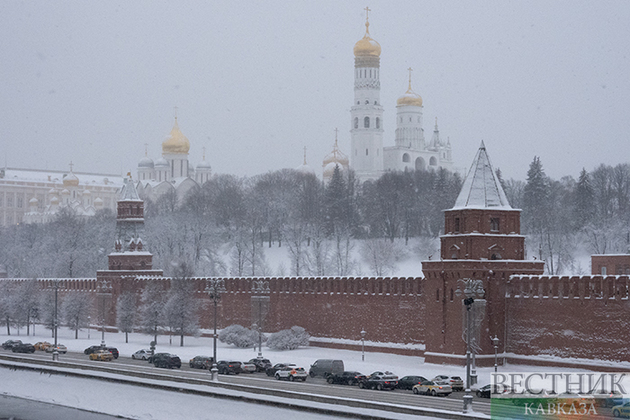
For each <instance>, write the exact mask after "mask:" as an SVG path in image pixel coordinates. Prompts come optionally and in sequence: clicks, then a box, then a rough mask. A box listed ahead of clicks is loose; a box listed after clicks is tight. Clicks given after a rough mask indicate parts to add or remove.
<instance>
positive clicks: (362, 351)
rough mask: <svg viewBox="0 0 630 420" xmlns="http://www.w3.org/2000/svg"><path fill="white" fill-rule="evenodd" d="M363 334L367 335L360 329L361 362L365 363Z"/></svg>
mask: <svg viewBox="0 0 630 420" xmlns="http://www.w3.org/2000/svg"><path fill="white" fill-rule="evenodd" d="M365 334H367V332H365V330H364V329H363V328H362V329H361V361H362V362H365Z"/></svg>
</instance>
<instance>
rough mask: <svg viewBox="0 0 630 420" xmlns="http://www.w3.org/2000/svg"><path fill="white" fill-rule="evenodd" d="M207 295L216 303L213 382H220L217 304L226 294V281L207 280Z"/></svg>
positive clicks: (211, 371)
mask: <svg viewBox="0 0 630 420" xmlns="http://www.w3.org/2000/svg"><path fill="white" fill-rule="evenodd" d="M206 293H207V294H208V296H209V297H210V299H212V301H213V302H214V334H213V335H212V338H213V340H214V346H213V347H214V354H213V358H212V369H211V370H210V373H211V374H212V380H213V381H218V380H219V369H217V304H218V303H219V301H220V300H221V293H225V281H224V280H223V279H208V280H206Z"/></svg>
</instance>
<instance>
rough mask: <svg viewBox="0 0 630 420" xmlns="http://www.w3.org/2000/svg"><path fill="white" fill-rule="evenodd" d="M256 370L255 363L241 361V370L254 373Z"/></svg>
mask: <svg viewBox="0 0 630 420" xmlns="http://www.w3.org/2000/svg"><path fill="white" fill-rule="evenodd" d="M256 370H257V368H256V365H255V364H253V363H249V362H243V363H241V372H243V373H254V372H256Z"/></svg>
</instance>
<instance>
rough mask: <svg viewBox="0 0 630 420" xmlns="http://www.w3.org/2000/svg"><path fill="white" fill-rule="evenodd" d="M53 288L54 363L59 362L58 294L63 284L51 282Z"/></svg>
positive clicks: (59, 281)
mask: <svg viewBox="0 0 630 420" xmlns="http://www.w3.org/2000/svg"><path fill="white" fill-rule="evenodd" d="M51 281H52V283H53V284H52V287H53V288H54V289H55V312H54V313H53V336H54V338H55V344H54V347H53V352H52V359H53V361H55V362H56V361H58V360H59V351H57V328H58V326H59V311H58V294H59V293H58V292H59V284H60V283H61V282H62V280H60V279H56V280H51Z"/></svg>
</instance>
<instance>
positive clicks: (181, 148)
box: [162, 117, 190, 154]
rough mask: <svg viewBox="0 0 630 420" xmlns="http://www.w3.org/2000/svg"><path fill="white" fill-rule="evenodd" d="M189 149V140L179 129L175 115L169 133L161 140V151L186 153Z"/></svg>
mask: <svg viewBox="0 0 630 420" xmlns="http://www.w3.org/2000/svg"><path fill="white" fill-rule="evenodd" d="M189 150H190V142H189V141H188V139H187V138H186V136H184V135H183V134H182V132H181V131H180V130H179V126H178V125H177V117H175V125H173V129H172V130H171V133H170V134H169V135H168V137H166V140H164V141H163V142H162V153H174V154H182V153H184V154H188V151H189Z"/></svg>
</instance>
